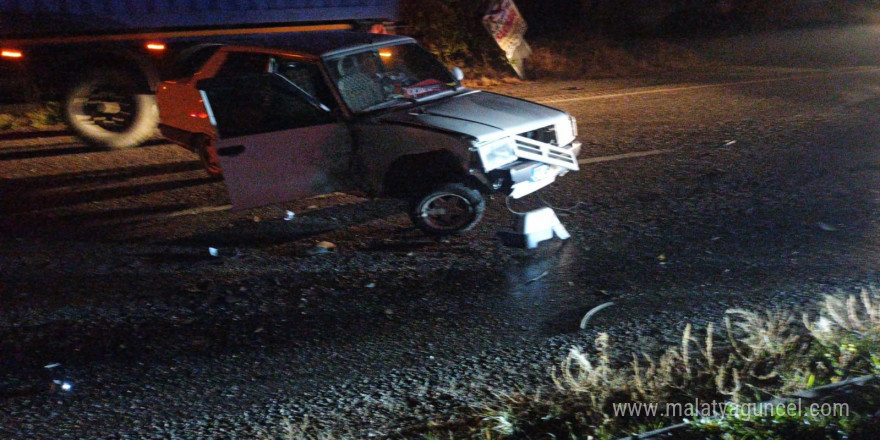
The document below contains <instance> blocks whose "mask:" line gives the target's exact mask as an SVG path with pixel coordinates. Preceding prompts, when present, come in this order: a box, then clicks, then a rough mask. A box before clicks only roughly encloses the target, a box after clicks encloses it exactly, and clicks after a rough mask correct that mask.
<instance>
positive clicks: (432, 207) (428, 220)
mask: <svg viewBox="0 0 880 440" xmlns="http://www.w3.org/2000/svg"><path fill="white" fill-rule="evenodd" d="M485 210H486V201H485V200H484V199H483V196H482V194H480V192H479V191H477V190H475V189H472V188H469V187H467V186H465V185H463V184H461V183H450V184H446V185H443V186H441V187H440V188H438V189H435V190H433V191H429V192H428V193H426V194H424V195H422V196H420V197H417V198H416V199H415V200H414V201H413V203H412V206H411V208H410V212H409V214H410V218H411V219H412V222H413V224H415V226H416V227H417V228H419V229H421V230H422V231H424V232H425V233H427V234H431V235H449V234H456V233H459V232H464V231H467V230H469V229H471V228H473V227H474V226H475V225H476V224H477V223H479V222H480V220H481V219H482V218H483V213H484V212H485Z"/></svg>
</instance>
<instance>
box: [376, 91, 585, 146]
mask: <svg viewBox="0 0 880 440" xmlns="http://www.w3.org/2000/svg"><path fill="white" fill-rule="evenodd" d="M567 118H568V116H567V115H566V114H565V113H564V112H562V111H559V110H556V109H553V108H550V107H546V106H543V105H540V104H536V103H534V102H529V101H525V100H522V99H517V98H511V97H509V96H504V95H498V94H495V93H489V92H482V91H470V92H465V93H461V94H458V95H454V96H451V97H449V98H445V99H438V100H437V101H433V102H432V101H429V102H426V103H424V104H420V105H419V106H417V107H412V108H408V109H405V110H399V111H395V112H392V113H389V114H386V115H383V116H382V118H381V121H382V122H384V123H391V124H405V125H414V126H419V127H424V128H429V129H437V130H442V131H450V132H455V133H460V134H464V135H467V136H471V137H473V138H475V139H476V140H477V141H478V142H486V141H491V140H495V139H498V138H501V137H504V136H509V135H511V134H521V133H525V132H529V131H532V130H536V129H538V128H542V127H546V126H548V125H552V124H555V123H557V122H560V121H564V120H567Z"/></svg>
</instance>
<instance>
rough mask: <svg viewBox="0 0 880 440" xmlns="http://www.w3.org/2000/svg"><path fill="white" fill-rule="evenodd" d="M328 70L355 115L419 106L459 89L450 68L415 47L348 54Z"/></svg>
mask: <svg viewBox="0 0 880 440" xmlns="http://www.w3.org/2000/svg"><path fill="white" fill-rule="evenodd" d="M327 67H328V70H329V71H330V74H331V76H332V77H333V82H334V83H335V84H336V87H337V89H339V94H340V95H341V96H342V99H343V100H344V101H345V103H346V104H347V105H348V107H349V108H350V109H351V110H352V111H354V112H364V111H371V110H376V109H380V108H386V107H391V106H395V105H397V104H407V103H411V102H417V101H421V100H423V99H429V98H432V97H437V96H440V95H442V94H445V93H444V92H448V91H451V90H455V88H456V87H457V86H458V81H456V80H455V78H453V77H452V75H451V74H450V73H449V70H447V69H446V67H444V66H443V65H442V64H441V63H440V62H439V61H438V60H437V59H436V58H435V57H434V56H433V55H431V53H429V52H428V51H426V50H425V49H423V48H422V47H421V46H419V45H417V44H414V43H409V44H402V45H395V46H387V47H382V48H372V49H370V50H366V51H363V52H358V53H354V54H347V55H345V56H341V57H337V58H333V59H329V60H327Z"/></svg>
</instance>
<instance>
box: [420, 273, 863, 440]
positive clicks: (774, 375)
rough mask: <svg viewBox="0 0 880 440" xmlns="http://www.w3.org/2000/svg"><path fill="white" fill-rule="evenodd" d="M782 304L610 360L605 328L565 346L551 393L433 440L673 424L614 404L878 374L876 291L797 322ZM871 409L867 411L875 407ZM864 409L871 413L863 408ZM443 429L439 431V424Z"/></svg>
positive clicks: (478, 416) (774, 393)
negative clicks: (588, 340)
mask: <svg viewBox="0 0 880 440" xmlns="http://www.w3.org/2000/svg"><path fill="white" fill-rule="evenodd" d="M796 316H797V315H796V314H795V313H794V312H791V311H785V310H772V311H764V312H753V311H748V310H742V309H732V310H728V311H727V313H726V315H725V318H724V327H725V328H724V332H723V337H719V335H717V334H716V332H715V329H714V327H713V326H712V325H709V326H707V327H706V328H705V329H704V330H702V331H699V332H697V331H695V330H694V329H693V328H692V327H691V326H690V325H687V326H686V327H685V329H684V331H683V333H682V337H681V342H680V343H679V344H677V345H675V346H670V347H667V348H666V350H665V351H663V352H662V353H659V354H655V355H651V354H646V353H642V354H640V355H634V356H633V360H632V361H631V362H630V364H629V365H615V364H614V363H613V361H612V357H611V355H610V353H611V351H612V350H613V349H614V347H613V346H612V343H611V341H610V339H609V337H608V335H607V334H600V335H599V336H598V337H597V338H596V340H595V342H594V344H593V352H592V353H588V352H587V351H585V350H584V349H582V348H579V347H575V348H572V349H571V351H570V352H569V354H568V355H567V356H566V357H565V358H564V359H562V361H561V362H560V364H559V365H558V366H557V367H556V368H555V369H554V371H553V373H552V377H553V381H554V383H555V384H556V387H555V389H554V390H551V391H545V392H543V393H535V394H519V395H516V396H507V397H505V398H504V399H501V400H499V402H498V403H497V404H495V405H492V406H490V407H488V408H483V409H480V410H475V415H474V417H472V418H471V419H470V420H469V421H465V423H462V424H461V425H459V426H457V427H456V429H454V430H451V429H447V430H445V431H438V430H434V431H430V430H429V431H430V432H431V433H432V435H435V436H437V438H446V437H449V438H472V439H477V438H481V439H503V438H587V437H588V436H592V437H593V438H596V439H603V438H617V437H621V436H623V435H627V434H629V433H632V432H639V431H644V430H648V429H650V428H653V427H657V426H661V425H663V424H668V423H673V422H675V423H677V422H680V420H672V419H666V420H664V419H662V418H659V417H651V418H649V417H632V416H629V417H618V416H616V415H615V413H614V411H613V408H614V405H615V404H620V403H634V402H648V403H651V402H657V403H664V402H671V403H675V402H691V401H694V399H698V400H700V401H703V402H709V401H715V402H725V401H730V402H735V403H746V402H756V401H763V400H768V399H770V398H774V397H780V396H784V395H787V394H789V393H791V392H792V391H795V390H799V389H804V388H810V387H812V386H817V385H821V384H826V383H831V382H836V381H839V380H843V379H848V378H851V377H856V376H861V375H863V374H866V373H872V374H878V373H880V296H878V292H877V291H875V290H873V289H865V290H863V291H862V292H861V294H860V295H859V296H858V297H856V296H840V295H836V296H827V297H826V298H825V300H824V302H823V303H822V307H821V311H820V312H819V313H818V315H817V316H815V317H811V316H810V315H809V314H806V313H805V314H804V316H803V321H800V320H798V319H796ZM875 409H876V408H875ZM872 411H873V410H872ZM446 428H449V427H446Z"/></svg>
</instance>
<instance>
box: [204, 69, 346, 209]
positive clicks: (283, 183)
mask: <svg viewBox="0 0 880 440" xmlns="http://www.w3.org/2000/svg"><path fill="white" fill-rule="evenodd" d="M198 88H199V89H200V90H201V93H202V98H203V99H204V101H205V108H207V109H208V114H209V116H210V118H211V122H212V123H213V124H214V126H215V127H216V128H217V134H218V139H217V141H216V144H215V146H216V148H217V155H218V157H219V160H220V165H221V166H222V168H223V176H224V178H225V181H226V186H227V188H228V190H229V197H230V199H231V200H232V205H233V207H234V208H236V209H241V208H250V207H254V206H261V205H267V204H272V203H278V202H283V201H287V200H292V199H295V198H301V197H308V196H312V195H317V194H325V193H328V192H333V191H340V190H345V189H347V184H346V181H347V180H348V179H347V177H348V171H349V165H350V153H351V136H350V134H349V131H348V129H347V127H346V126H345V124H344V123H342V122H340V121H339V120H338V119H337V118H336V117H335V116H334V115H333V113H332V112H331V111H330V110H329V109H327V108H326V107H325V106H323V105H322V104H321V103H319V102H317V101H316V100H315V99H314V98H312V97H310V96H309V95H307V94H305V93H303V92H302V90H300V89H298V88H297V87H296V86H294V85H293V84H292V83H291V82H290V81H287V80H285V79H284V78H282V77H281V76H279V75H276V74H271V73H269V74H264V75H255V76H247V77H237V78H214V79H211V80H203V81H201V82H199V84H198Z"/></svg>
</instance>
